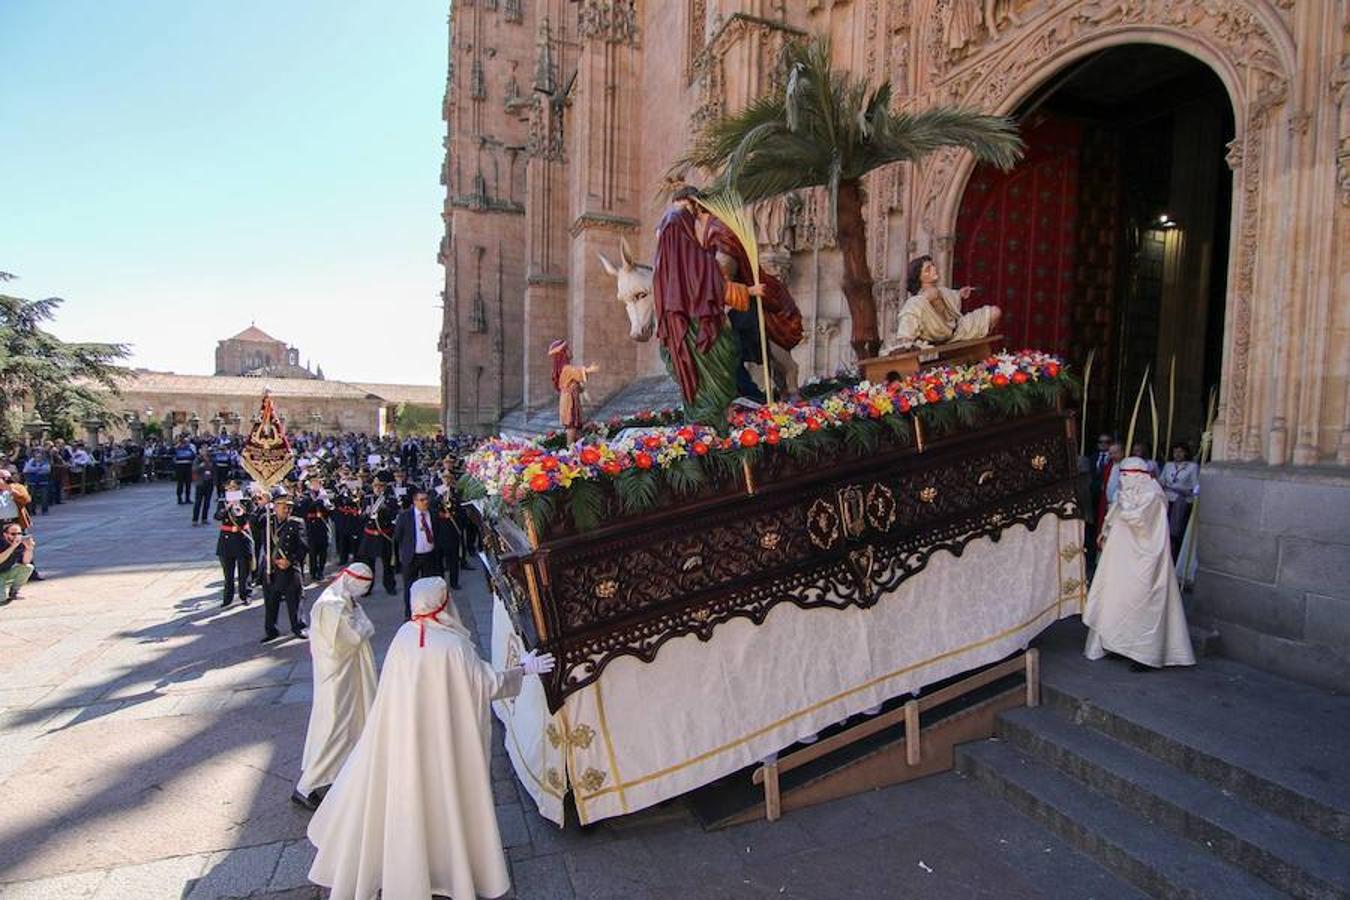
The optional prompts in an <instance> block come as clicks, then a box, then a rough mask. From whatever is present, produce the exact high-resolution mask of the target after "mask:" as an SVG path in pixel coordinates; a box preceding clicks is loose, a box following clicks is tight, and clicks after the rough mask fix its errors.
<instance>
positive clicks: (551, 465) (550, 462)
mask: <svg viewBox="0 0 1350 900" xmlns="http://www.w3.org/2000/svg"><path fill="white" fill-rule="evenodd" d="M539 465H540V467H542V468H543V470H544V471H545V472H554V471H557V469H558V460H557V459H555V458H554V457H552V456H545V457H544V461H543V462H541V463H540V464H539Z"/></svg>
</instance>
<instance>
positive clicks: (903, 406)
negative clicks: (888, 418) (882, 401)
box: [898, 397, 909, 413]
mask: <svg viewBox="0 0 1350 900" xmlns="http://www.w3.org/2000/svg"><path fill="white" fill-rule="evenodd" d="M898 408H899V410H900V411H901V412H902V413H907V412H909V399H908V398H906V397H901V398H900V403H899V404H898Z"/></svg>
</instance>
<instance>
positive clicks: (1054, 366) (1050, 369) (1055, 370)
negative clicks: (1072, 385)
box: [1045, 362, 1059, 378]
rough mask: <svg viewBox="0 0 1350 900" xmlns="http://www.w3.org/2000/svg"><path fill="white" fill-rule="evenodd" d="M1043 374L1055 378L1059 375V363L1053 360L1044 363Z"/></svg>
mask: <svg viewBox="0 0 1350 900" xmlns="http://www.w3.org/2000/svg"><path fill="white" fill-rule="evenodd" d="M1045 374H1047V375H1049V376H1050V377H1051V378H1056V377H1058V376H1059V363H1055V362H1052V363H1046V364H1045Z"/></svg>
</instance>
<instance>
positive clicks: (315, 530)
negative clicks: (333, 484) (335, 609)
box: [295, 477, 333, 581]
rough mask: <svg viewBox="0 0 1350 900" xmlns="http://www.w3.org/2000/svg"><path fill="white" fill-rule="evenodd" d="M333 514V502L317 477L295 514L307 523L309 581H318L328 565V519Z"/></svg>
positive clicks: (302, 495) (311, 482)
mask: <svg viewBox="0 0 1350 900" xmlns="http://www.w3.org/2000/svg"><path fill="white" fill-rule="evenodd" d="M332 512H333V504H332V501H330V500H329V499H328V492H327V491H325V490H324V489H323V482H322V481H320V480H319V478H317V477H311V478H310V479H309V490H308V491H307V492H306V493H304V494H301V495H300V499H299V500H298V501H296V504H295V514H296V516H298V517H299V518H301V519H304V521H305V538H306V540H307V541H308V543H309V580H310V581H318V580H319V579H320V578H322V577H323V570H324V567H325V566H327V565H328V517H329V515H330V514H331V513H332Z"/></svg>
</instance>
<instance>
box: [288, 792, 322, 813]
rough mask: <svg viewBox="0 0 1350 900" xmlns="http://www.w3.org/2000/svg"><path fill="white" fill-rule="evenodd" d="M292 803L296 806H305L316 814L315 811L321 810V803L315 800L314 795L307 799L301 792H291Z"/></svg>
mask: <svg viewBox="0 0 1350 900" xmlns="http://www.w3.org/2000/svg"><path fill="white" fill-rule="evenodd" d="M291 802H292V803H294V804H295V805H296V806H303V807H304V808H305V809H307V810H309V811H310V812H314V810H316V809H318V808H319V801H318V800H315V799H314V795H313V794H310V795H309V796H308V797H306V796H305V795H304V794H302V793H300V792H299V791H291Z"/></svg>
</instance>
